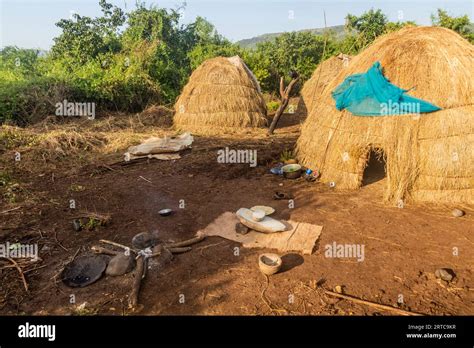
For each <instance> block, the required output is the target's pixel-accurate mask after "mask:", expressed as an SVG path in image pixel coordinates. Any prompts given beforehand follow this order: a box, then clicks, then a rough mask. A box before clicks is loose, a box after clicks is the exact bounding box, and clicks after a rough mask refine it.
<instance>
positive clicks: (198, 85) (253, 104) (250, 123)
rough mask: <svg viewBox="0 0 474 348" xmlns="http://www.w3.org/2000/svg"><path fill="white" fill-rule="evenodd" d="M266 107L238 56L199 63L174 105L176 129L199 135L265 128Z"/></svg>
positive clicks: (256, 83)
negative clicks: (246, 128) (201, 133)
mask: <svg viewBox="0 0 474 348" xmlns="http://www.w3.org/2000/svg"><path fill="white" fill-rule="evenodd" d="M266 110H267V109H266V104H265V101H264V100H263V97H262V94H261V92H260V86H259V84H258V82H257V80H256V79H255V77H254V75H253V74H252V72H251V71H250V70H249V68H248V67H247V66H246V65H245V63H244V62H243V60H242V59H240V57H238V56H235V57H231V58H224V57H217V58H212V59H209V60H207V61H205V62H204V63H202V64H201V65H200V66H199V67H198V68H197V69H196V70H195V71H194V72H193V73H192V75H191V77H190V78H189V82H188V84H187V85H186V86H185V87H184V89H183V92H182V93H181V95H180V97H179V98H178V100H177V102H176V105H175V112H176V113H175V116H174V124H175V126H176V127H178V128H181V129H186V130H190V131H193V130H196V131H199V132H206V133H209V132H212V131H213V130H225V129H231V130H232V129H235V128H240V127H261V126H265V125H266V123H267V120H266Z"/></svg>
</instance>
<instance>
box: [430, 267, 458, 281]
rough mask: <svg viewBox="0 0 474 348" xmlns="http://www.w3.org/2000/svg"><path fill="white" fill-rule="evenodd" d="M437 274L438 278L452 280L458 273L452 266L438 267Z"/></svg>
mask: <svg viewBox="0 0 474 348" xmlns="http://www.w3.org/2000/svg"><path fill="white" fill-rule="evenodd" d="M435 276H436V278H438V279H441V280H444V281H446V282H450V281H451V280H452V279H453V278H454V277H455V276H456V274H455V273H454V271H453V270H452V269H450V268H438V269H437V270H436V271H435Z"/></svg>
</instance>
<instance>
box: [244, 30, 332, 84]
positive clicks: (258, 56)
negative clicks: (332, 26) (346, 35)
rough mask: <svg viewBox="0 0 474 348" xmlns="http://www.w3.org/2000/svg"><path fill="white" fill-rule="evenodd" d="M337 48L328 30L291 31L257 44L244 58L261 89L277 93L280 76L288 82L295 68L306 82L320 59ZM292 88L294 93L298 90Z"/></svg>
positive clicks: (329, 54)
mask: <svg viewBox="0 0 474 348" xmlns="http://www.w3.org/2000/svg"><path fill="white" fill-rule="evenodd" d="M336 50H337V46H336V45H335V41H334V39H333V37H332V35H331V34H330V33H328V36H327V37H325V36H322V35H314V34H312V33H310V32H291V33H284V34H282V35H280V36H278V37H277V38H276V39H275V40H274V41H267V42H264V43H260V44H258V45H257V48H256V49H255V50H254V51H253V52H252V53H251V54H250V57H249V55H247V59H246V61H248V64H249V66H250V68H251V69H252V71H253V72H254V73H255V76H256V77H257V79H259V81H260V83H261V84H262V88H263V89H264V90H265V91H269V92H274V93H276V92H277V91H278V88H279V81H280V77H281V76H283V77H285V80H286V82H289V80H291V78H290V73H291V72H292V71H295V72H297V73H298V74H299V75H300V77H301V80H302V81H305V80H307V79H309V78H310V77H311V74H312V73H313V71H314V69H315V68H316V66H317V65H318V64H319V62H320V61H321V60H322V59H325V58H327V57H329V56H331V55H333V54H334V53H336ZM323 55H324V57H323ZM294 91H295V93H296V92H297V91H298V89H297V88H295V90H294Z"/></svg>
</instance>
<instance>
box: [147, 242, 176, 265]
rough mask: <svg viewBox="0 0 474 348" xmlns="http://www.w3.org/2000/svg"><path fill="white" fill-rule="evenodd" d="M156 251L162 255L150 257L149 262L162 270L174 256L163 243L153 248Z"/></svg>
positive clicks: (154, 252)
mask: <svg viewBox="0 0 474 348" xmlns="http://www.w3.org/2000/svg"><path fill="white" fill-rule="evenodd" d="M156 253H161V255H159V256H155V257H152V258H150V259H149V261H148V263H149V266H150V268H154V269H157V270H160V269H162V268H163V267H164V266H165V265H167V264H168V263H170V262H171V261H172V260H173V258H174V256H173V254H172V253H171V251H169V250H168V249H167V248H164V247H163V245H162V244H158V245H156V246H155V247H154V248H153V254H156Z"/></svg>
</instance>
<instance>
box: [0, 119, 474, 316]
mask: <svg viewBox="0 0 474 348" xmlns="http://www.w3.org/2000/svg"><path fill="white" fill-rule="evenodd" d="M172 133H173V132H172V131H169V134H172ZM297 136H298V126H290V127H285V128H283V129H279V130H278V132H277V135H276V136H275V137H274V138H268V137H266V136H265V135H264V134H263V133H260V134H240V135H234V136H226V137H204V136H196V137H195V142H194V144H193V148H192V150H190V151H188V152H186V153H185V154H184V155H183V157H182V158H181V159H179V160H177V161H158V160H150V161H141V162H137V163H135V164H133V165H127V166H120V165H118V166H117V165H114V166H108V168H106V167H103V166H101V164H104V163H109V164H110V163H113V162H116V161H118V160H120V159H121V154H119V153H116V154H112V155H110V156H108V157H104V158H106V160H107V161H108V162H103V161H102V160H97V161H95V162H94V163H90V164H88V165H84V166H83V167H81V168H76V170H75V171H67V172H64V171H62V170H61V165H60V164H58V165H57V166H56V168H55V169H53V170H50V169H48V170H47V171H45V172H42V171H41V168H36V170H35V171H33V172H31V173H26V172H25V171H22V170H19V169H15V168H11V169H12V172H13V176H14V177H15V179H16V180H17V181H18V182H19V183H20V186H21V190H22V191H21V192H22V195H24V196H25V199H24V200H23V201H20V202H19V203H17V204H7V203H5V202H3V203H2V205H1V206H0V211H1V212H2V213H1V214H0V219H1V220H0V227H1V230H0V242H1V243H6V242H7V241H9V242H10V243H14V242H21V243H37V244H38V245H39V249H40V257H41V262H39V263H37V264H33V265H20V266H22V268H21V269H22V270H23V273H24V276H25V281H26V283H27V285H28V287H29V289H28V291H26V290H25V289H24V284H23V281H22V279H21V277H20V275H19V272H18V269H17V268H15V267H12V264H11V263H10V262H7V260H5V259H3V260H1V263H0V278H1V280H0V314H3V315H5V314H9V315H16V314H33V315H40V314H61V315H70V314H74V315H88V314H112V315H133V314H144V315H159V314H163V315H171V314H178V315H184V314H191V315H194V314H197V315H203V314H204V315H216V314H221V315H222V314H224V315H247V314H250V315H285V314H288V315H293V314H304V315H392V314H395V313H394V312H391V311H384V310H380V309H378V308H375V307H373V306H370V305H366V304H356V303H353V302H351V301H348V300H345V299H339V298H335V297H332V296H330V295H328V294H326V293H324V289H327V290H333V289H334V288H335V287H336V286H338V285H339V286H341V287H342V289H343V291H344V293H345V294H348V295H351V296H354V297H357V298H360V299H364V300H367V301H371V302H375V303H380V304H385V305H388V306H392V307H395V308H401V309H404V310H407V311H412V312H416V313H422V314H428V315H434V314H437V315H468V314H470V315H472V314H474V283H473V269H474V267H473V266H474V249H473V244H474V223H473V221H474V218H473V216H474V215H473V213H474V211H472V209H469V208H466V207H464V209H465V210H466V215H465V216H464V217H461V218H455V217H452V216H451V209H452V208H453V207H447V206H442V207H440V206H434V205H431V206H430V205H419V204H407V205H406V206H404V207H403V208H398V207H393V206H389V205H387V204H385V203H384V202H383V201H382V196H383V192H382V191H383V188H384V183H385V179H382V180H378V181H375V182H374V180H372V181H370V180H369V181H367V183H368V184H367V185H366V186H364V187H362V188H361V189H360V190H358V191H349V192H340V191H336V190H334V189H333V188H330V187H329V186H327V185H325V184H322V183H309V182H306V181H304V180H303V179H297V180H286V179H283V178H282V177H280V176H275V175H272V174H270V173H269V169H270V168H271V165H272V163H274V162H275V161H277V160H278V158H279V155H280V153H281V152H282V151H283V150H285V149H291V148H292V147H293V145H294V143H295V141H296V139H297ZM226 146H228V147H229V148H234V149H256V150H257V151H258V152H257V153H258V166H256V167H255V168H252V167H250V166H249V165H248V164H219V163H217V160H216V158H217V150H218V149H221V148H224V147H226ZM104 161H105V159H104ZM11 166H14V164H13V163H12V164H11ZM32 173H34V174H32ZM78 187H80V188H81V189H80V190H78V189H77V188H78ZM74 188H75V189H74ZM275 191H282V192H286V193H291V194H293V195H294V197H295V198H294V205H295V206H294V208H290V207H289V204H288V201H285V200H274V199H273V194H274V192H275ZM70 199H74V200H75V201H76V209H70V208H69V200H70ZM180 202H181V203H182V202H184V208H183V207H182V205H181V207H180ZM257 204H258V205H270V206H272V207H274V208H275V209H276V213H275V217H276V218H281V219H292V220H295V221H302V222H308V223H313V224H317V225H321V226H323V230H322V234H321V237H320V240H319V241H318V243H317V245H316V247H315V249H314V252H313V254H312V255H304V256H302V255H299V254H297V253H288V254H286V255H284V256H283V263H284V266H283V269H282V271H281V272H279V273H278V274H276V275H273V276H271V277H269V278H268V279H267V278H266V277H265V276H264V275H262V274H261V273H260V271H259V269H258V262H257V261H258V255H259V254H260V253H262V252H264V251H271V250H263V249H261V250H258V249H245V248H241V247H240V245H239V244H238V243H235V242H232V241H227V240H224V239H221V238H219V237H209V238H207V239H206V240H204V241H202V242H200V243H199V244H196V245H194V246H193V250H192V251H190V252H187V253H184V254H180V255H175V258H174V260H173V261H172V262H171V263H170V264H168V265H167V266H166V267H164V268H162V269H159V270H157V269H154V268H153V267H151V269H149V270H148V273H147V276H146V278H145V279H144V280H143V283H142V284H143V285H142V289H141V292H140V296H139V303H140V308H139V309H138V310H137V311H134V312H131V311H130V310H128V309H127V297H128V295H129V293H130V290H131V286H132V281H133V274H132V273H129V274H127V275H125V276H122V277H105V276H104V277H103V278H102V279H100V280H99V281H97V282H96V283H94V284H92V285H90V286H87V287H84V288H80V289H78V288H75V289H72V288H68V287H67V286H65V285H64V284H63V283H62V282H61V281H60V279H59V272H60V271H61V269H62V268H63V267H64V265H65V264H66V263H67V262H69V261H70V260H72V259H73V258H74V257H75V256H77V255H82V254H86V253H88V252H90V247H91V246H92V245H98V244H99V243H98V241H99V240H100V239H108V240H113V241H116V242H118V243H122V244H126V245H130V242H131V239H132V237H133V236H134V235H135V234H137V233H139V232H145V231H149V232H150V231H158V233H159V235H160V238H161V239H162V240H174V241H179V240H184V239H188V238H191V237H193V236H194V234H195V233H196V231H198V230H199V229H201V228H203V227H205V226H206V225H208V224H209V223H210V222H212V221H213V220H214V219H215V218H217V217H218V216H219V215H220V214H222V213H223V212H226V211H232V212H233V211H236V210H237V209H238V208H240V207H251V206H253V205H257ZM17 206H19V207H20V208H17V209H16V210H11V211H8V212H5V211H6V210H10V209H14V208H16V207H17ZM163 208H172V209H174V210H175V211H176V212H175V214H173V215H171V216H168V217H162V216H160V215H159V214H158V211H159V210H160V209H163ZM78 211H89V212H96V213H100V214H110V215H111V222H110V223H109V224H108V225H106V226H100V227H98V228H96V229H94V230H92V231H87V230H83V231H79V232H76V231H74V229H73V228H72V225H71V221H72V220H73V219H74V217H75V216H76V215H77V212H78ZM334 242H336V243H337V244H361V245H364V247H365V258H364V260H363V261H362V262H358V261H357V260H356V259H347V258H346V259H345V258H328V257H326V256H325V252H324V251H325V246H326V245H328V244H332V243H334ZM236 247H237V248H238V249H236ZM236 250H237V251H238V252H236ZM440 267H444V268H451V269H453V270H454V272H455V274H456V276H455V278H454V279H453V281H452V282H449V283H447V282H444V281H440V280H438V279H436V277H435V275H434V272H435V270H436V269H437V268H440ZM71 295H74V297H75V301H74V303H71V302H72V301H71V298H73V297H71ZM84 302H87V304H86V305H85V307H80V306H79V305H80V304H83V303H84Z"/></svg>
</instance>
